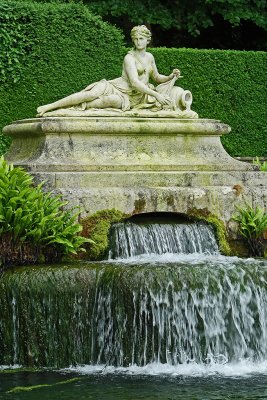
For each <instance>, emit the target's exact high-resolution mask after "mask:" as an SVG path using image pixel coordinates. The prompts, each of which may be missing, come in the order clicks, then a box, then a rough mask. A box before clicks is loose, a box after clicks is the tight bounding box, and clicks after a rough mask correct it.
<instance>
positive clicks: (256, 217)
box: [233, 205, 267, 257]
mask: <svg viewBox="0 0 267 400" xmlns="http://www.w3.org/2000/svg"><path fill="white" fill-rule="evenodd" d="M238 212H239V213H238V215H236V216H234V218H233V219H234V220H235V221H237V222H238V223H239V230H240V233H241V235H242V236H244V237H245V238H246V239H247V241H248V245H249V248H250V252H251V255H252V256H259V257H263V255H264V248H263V232H264V231H265V230H267V213H265V212H264V210H263V209H262V208H260V207H258V206H257V207H256V208H255V209H254V208H253V207H251V206H250V205H247V206H246V207H244V208H238Z"/></svg>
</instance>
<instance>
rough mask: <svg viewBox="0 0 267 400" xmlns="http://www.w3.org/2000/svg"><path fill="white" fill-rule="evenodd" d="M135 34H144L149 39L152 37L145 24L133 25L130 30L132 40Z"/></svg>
mask: <svg viewBox="0 0 267 400" xmlns="http://www.w3.org/2000/svg"><path fill="white" fill-rule="evenodd" d="M137 35H142V36H145V37H146V38H147V39H149V40H150V39H151V37H152V34H151V32H150V30H149V29H148V28H147V27H146V26H145V25H137V26H134V27H133V29H132V30H131V38H132V40H133V39H134V38H135V37H136V36H137Z"/></svg>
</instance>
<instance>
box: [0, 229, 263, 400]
mask: <svg viewBox="0 0 267 400" xmlns="http://www.w3.org/2000/svg"><path fill="white" fill-rule="evenodd" d="M161 228H162V229H161ZM155 236H156V237H157V240H155ZM177 237H179V240H176V238H177ZM112 238H113V239H112V243H113V245H112V247H111V251H110V260H108V261H105V262H97V263H92V262H84V263H73V264H65V265H61V266H50V267H47V266H36V267H24V268H18V269H17V270H15V271H13V270H10V271H7V272H5V273H4V274H3V275H2V277H1V278H0V290H1V296H0V310H1V313H0V365H6V366H12V365H13V366H14V365H19V366H22V367H29V366H31V367H41V368H52V369H57V370H60V371H61V372H59V373H60V374H62V373H63V374H67V376H69V375H71V376H76V375H77V374H78V376H91V375H93V376H98V377H99V374H100V375H101V376H102V375H105V376H106V377H108V376H113V377H114V378H112V379H111V378H107V380H105V382H108V381H109V382H110V385H111V386H110V387H112V382H111V381H112V380H113V379H115V380H116V379H118V382H120V384H118V385H119V386H118V387H120V385H122V386H121V387H123V385H124V384H126V386H127V385H129V380H127V379H128V378H125V377H126V376H128V377H131V376H135V377H138V376H142V377H144V376H162V377H163V376H169V377H172V378H171V379H178V378H179V379H182V378H181V377H185V376H187V377H191V378H190V379H193V377H197V379H198V380H199V379H200V380H201V379H202V378H203V377H206V378H205V379H208V381H206V382H208V385H210V384H211V381H210V380H209V379H212V380H214V378H210V377H217V378H218V374H219V375H220V376H221V377H222V380H223V379H224V380H225V379H226V378H227V379H228V377H229V376H232V377H235V379H236V377H237V376H239V377H240V379H241V380H242V382H243V383H244V385H243V386H242V391H243V392H244V393H249V392H248V390H247V389H244V387H245V386H246V384H245V381H244V378H241V377H244V376H248V377H250V378H248V379H252V377H254V378H253V379H256V381H257V379H258V378H256V377H257V376H258V375H259V374H260V376H261V377H263V376H266V378H262V382H265V383H266V384H267V285H266V282H267V263H266V261H265V260H254V259H247V260H244V259H240V258H237V257H224V256H222V255H220V254H219V253H218V247H217V244H216V240H215V238H214V235H213V232H212V230H211V228H210V227H208V226H206V225H203V224H196V225H195V226H193V225H190V226H188V225H186V224H182V225H180V226H175V225H171V224H166V225H164V226H163V227H161V226H160V225H156V226H147V225H145V226H141V227H140V226H134V224H127V225H124V226H122V225H118V226H117V227H115V228H114V230H113V232H112ZM151 238H152V239H151ZM190 238H194V244H192V243H191V241H190ZM116 242H117V245H115V246H114V243H115V244H116ZM192 249H193V251H192ZM2 368H3V367H2ZM0 369H1V368H0ZM0 374H1V372H0ZM4 376H5V379H4V380H3V382H9V380H8V379H10V378H8V377H7V375H4ZM38 376H39V375H38ZM46 376H50V375H49V374H48V375H45V374H43V377H46ZM64 376H65V375H64ZM118 376H120V377H121V378H115V377H118ZM0 377H1V375H0ZM123 377H124V378H123ZM217 378H216V379H217ZM38 379H39V378H38ZM38 379H37V381H38ZM97 379H98V380H99V381H101V382H102V383H101V384H100V386H99V389H96V386H95V387H94V388H95V390H99V393H101V387H102V389H103V385H105V384H104V381H103V380H102V378H101V379H100V378H97ZM103 379H104V378H103ZM110 379H111V381H110ZM121 379H122V381H123V382H124V383H123V382H122V381H121ZM125 379H126V380H125ZM129 379H130V380H131V379H132V378H129ZM138 379H139V378H136V380H137V381H138ZM142 379H143V378H142ZM144 379H145V378H144ZM149 379H150V378H149ZM153 379H154V378H153ZM153 379H152V381H153ZM183 379H184V378H183ZM188 379H189V378H188ZM132 381H133V380H131V382H132ZM90 382H91V381H90ZM126 382H127V383H126ZM149 382H150V380H149ZM225 382H226V381H225ZM257 382H258V381H257ZM176 384H177V382H176ZM180 384H181V385H182V384H183V382H182V381H179V385H180ZM10 385H11V383H10ZM73 385H74V386H75V384H73ZM73 385H72V387H74V386H73ZM137 385H140V382H139V383H138V384H137ZM170 385H172V384H171V383H170ZM202 385H203V381H199V386H200V387H202ZM7 386H8V383H6V386H5V384H4V386H3V387H5V388H6V387H7ZM80 386H81V387H83V384H81V385H80ZM152 386H153V385H152ZM263 386H264V385H263ZM263 386H262V387H261V389H260V391H259V394H257V396H258V397H257V396H256V394H255V393H256V392H254V395H255V397H245V394H244V393H243V392H242V393H243V395H242V396H243V397H242V396H241V395H240V396H241V397H228V398H229V399H230V398H240V399H241V398H242V399H253V398H255V399H256V398H262V399H263V398H265V397H260V396H261V395H262V390H263V389H262V388H263ZM127 387H128V386H127ZM138 387H139V386H138ZM147 387H148V386H147ZM164 387H165V386H164ZM183 387H184V386H183ZM192 387H194V384H193V383H192ZM94 388H91V389H92V390H93V389H94ZM180 388H181V386H180ZM113 389H114V388H113ZM73 390H74V389H73ZM76 390H77V387H76ZM127 390H130V388H129V387H128V389H127ZM136 390H137V391H138V389H136ZM166 390H167V387H166ZM177 390H178V389H177ZM240 390H241V386H240ZM115 392H116V390H115V389H114V393H115ZM226 392H227V384H226V385H225V391H224V389H223V390H222V391H221V392H220V393H221V395H222V396H223V397H212V396H210V397H208V395H207V397H205V390H204V389H203V396H204V397H199V396H200V395H199V394H197V393H198V392H197V390H196V394H195V397H190V396H189V392H188V395H187V394H186V391H185V390H184V392H183V393H184V397H179V395H178V391H177V393H176V392H175V393H176V394H175V397H168V396H167V392H166V393H165V392H164V393H165V394H164V393H163V392H162V397H161V398H162V399H165V398H166V399H169V398H174V399H180V398H181V399H191V398H192V399H193V398H195V399H213V398H214V399H217V398H225V397H226V394H225V393H226ZM92 393H93V391H92ZM124 393H125V392H124ZM179 393H180V392H179ZM199 393H200V392H199ZM83 395H84V396H85V392H84V393H83V394H81V398H91V397H83ZM71 396H72V395H70V397H66V398H69V399H71V398H72V397H71ZM140 396H141V394H140ZM150 396H151V397H149V396H148V395H147V397H143V398H147V399H148V398H151V399H153V398H160V397H156V395H155V396H154V397H153V390H152V391H151V394H150ZM164 396H165V397H164ZM187 396H188V397H187ZM229 396H230V395H229ZM251 396H252V394H251ZM0 398H1V384H0ZM20 398H21V399H23V398H24V397H23V396H22V397H19V399H20ZM25 398H26V397H25ZM32 398H34V397H32ZM43 398H45V395H44V396H43ZM47 398H49V397H47ZM50 398H51V397H50ZM55 398H56V397H55ZM92 398H104V397H101V395H100V397H97V395H95V397H92ZM105 398H112V399H113V398H114V399H115V398H122V399H127V398H139V397H138V396H137V395H136V397H127V395H126V394H124V396H122V397H120V394H119V391H118V392H116V395H115V394H114V397H109V396H108V395H107V397H105ZM140 398H142V397H140ZM226 398H227V397H226ZM266 398H267V395H266Z"/></svg>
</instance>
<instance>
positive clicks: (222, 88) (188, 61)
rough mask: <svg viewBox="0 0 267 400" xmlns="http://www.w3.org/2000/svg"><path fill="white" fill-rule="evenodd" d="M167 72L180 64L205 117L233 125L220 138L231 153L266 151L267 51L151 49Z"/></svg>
mask: <svg viewBox="0 0 267 400" xmlns="http://www.w3.org/2000/svg"><path fill="white" fill-rule="evenodd" d="M152 52H153V54H154V56H155V59H156V61H157V65H158V68H159V69H160V70H161V71H162V72H163V73H165V74H168V73H169V72H170V67H171V68H173V67H176V66H177V67H178V68H179V69H180V70H181V72H182V76H183V77H184V78H183V79H181V80H179V81H178V84H179V85H181V86H182V87H184V88H186V89H189V90H191V91H192V93H193V99H194V101H193V107H192V108H193V109H194V110H195V111H197V112H198V113H199V115H200V117H202V118H214V119H219V120H221V121H223V122H225V123H227V124H229V125H230V126H231V128H232V132H231V133H230V134H229V135H227V136H225V137H223V139H222V142H223V145H224V147H225V148H226V150H227V151H228V152H229V153H230V154H231V155H232V156H251V157H254V156H257V155H258V156H265V157H266V156H267V107H266V104H267V91H266V76H267V53H266V52H254V51H248V52H245V51H234V50H196V49H165V48H164V49H163V48H159V49H153V51H152Z"/></svg>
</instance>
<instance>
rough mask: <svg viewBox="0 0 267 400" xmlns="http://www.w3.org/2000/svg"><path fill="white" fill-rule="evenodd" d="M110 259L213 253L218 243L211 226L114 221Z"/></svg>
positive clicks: (215, 251) (216, 250)
mask: <svg viewBox="0 0 267 400" xmlns="http://www.w3.org/2000/svg"><path fill="white" fill-rule="evenodd" d="M110 236H111V240H110V242H111V244H112V247H111V251H110V258H111V259H114V258H122V259H125V258H130V257H135V256H138V255H140V254H166V253H174V254H179V253H183V254H189V253H201V254H202V253H205V252H208V253H210V254H216V253H217V252H218V246H217V242H216V239H215V237H214V232H213V229H212V227H211V226H209V225H207V224H203V223H191V224H146V225H138V224H133V223H131V222H127V223H119V224H115V225H114V226H113V228H112V231H111V235H110Z"/></svg>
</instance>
